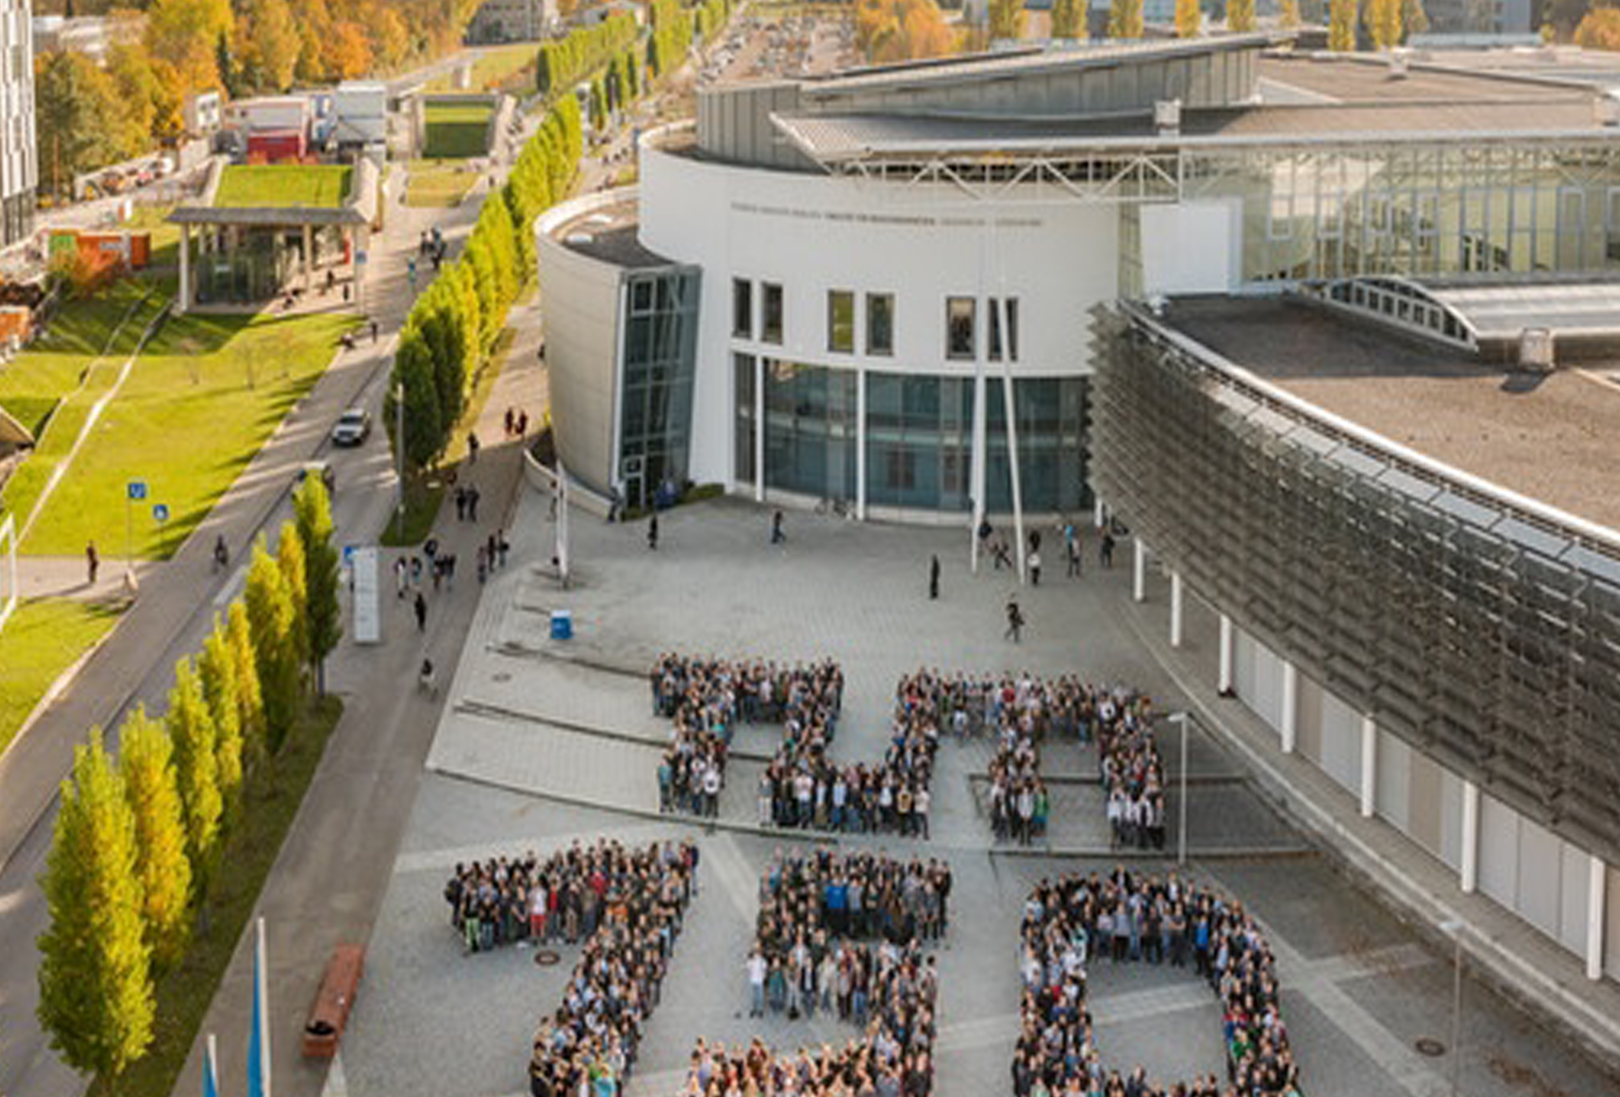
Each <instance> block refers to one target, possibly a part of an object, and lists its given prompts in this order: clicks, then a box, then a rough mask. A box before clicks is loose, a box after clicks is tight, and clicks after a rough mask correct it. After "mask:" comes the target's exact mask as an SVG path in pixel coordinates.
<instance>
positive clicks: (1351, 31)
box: [1328, 0, 1356, 53]
mask: <svg viewBox="0 0 1620 1097" xmlns="http://www.w3.org/2000/svg"><path fill="white" fill-rule="evenodd" d="M1355 48H1356V0H1328V49H1330V50H1333V51H1334V52H1335V53H1350V52H1352V51H1354V50H1355Z"/></svg>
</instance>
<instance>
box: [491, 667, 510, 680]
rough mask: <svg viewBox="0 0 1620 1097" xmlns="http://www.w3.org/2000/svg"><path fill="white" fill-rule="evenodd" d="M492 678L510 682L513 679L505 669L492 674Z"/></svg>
mask: <svg viewBox="0 0 1620 1097" xmlns="http://www.w3.org/2000/svg"><path fill="white" fill-rule="evenodd" d="M490 679H491V680H492V681H496V682H510V681H511V680H512V676H511V675H510V674H508V673H507V672H506V671H504V670H503V671H501V672H500V673H499V674H492V675H490Z"/></svg>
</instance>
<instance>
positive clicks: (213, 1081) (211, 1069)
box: [203, 1032, 219, 1097]
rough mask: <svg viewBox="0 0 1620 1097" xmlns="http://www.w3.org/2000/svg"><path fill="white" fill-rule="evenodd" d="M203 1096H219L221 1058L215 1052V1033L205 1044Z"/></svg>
mask: <svg viewBox="0 0 1620 1097" xmlns="http://www.w3.org/2000/svg"><path fill="white" fill-rule="evenodd" d="M203 1097H219V1060H218V1058H217V1057H216V1055H215V1052H214V1034H213V1033H212V1032H210V1033H209V1034H208V1042H207V1043H206V1044H204V1045H203Z"/></svg>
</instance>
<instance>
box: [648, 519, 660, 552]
mask: <svg viewBox="0 0 1620 1097" xmlns="http://www.w3.org/2000/svg"><path fill="white" fill-rule="evenodd" d="M647 547H648V548H649V549H656V548H657V547H658V515H657V513H656V512H655V513H654V514H653V516H652V518H651V519H649V520H648V522H647Z"/></svg>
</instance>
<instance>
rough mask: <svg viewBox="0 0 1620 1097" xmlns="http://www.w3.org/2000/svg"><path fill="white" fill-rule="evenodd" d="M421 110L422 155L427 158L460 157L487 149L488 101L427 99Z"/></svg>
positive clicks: (479, 154) (464, 157)
mask: <svg viewBox="0 0 1620 1097" xmlns="http://www.w3.org/2000/svg"><path fill="white" fill-rule="evenodd" d="M423 110H424V111H425V112H426V114H425V116H424V118H423V120H422V121H423V129H424V133H423V137H422V155H423V156H425V157H427V158H428V159H430V160H445V159H456V160H463V159H466V158H468V157H472V156H485V155H488V153H489V117H490V115H491V114H493V113H494V109H493V108H492V107H491V106H490V105H489V104H488V103H455V102H442V101H441V102H437V103H428V104H427V105H426V106H425V107H424V108H423Z"/></svg>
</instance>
